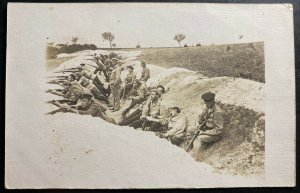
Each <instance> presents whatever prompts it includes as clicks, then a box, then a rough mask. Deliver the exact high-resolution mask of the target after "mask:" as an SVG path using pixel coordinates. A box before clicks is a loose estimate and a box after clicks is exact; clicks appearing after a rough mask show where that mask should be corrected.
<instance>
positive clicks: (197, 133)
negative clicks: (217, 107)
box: [186, 121, 206, 151]
mask: <svg viewBox="0 0 300 193" xmlns="http://www.w3.org/2000/svg"><path fill="white" fill-rule="evenodd" d="M205 125H206V121H203V122H202V123H201V125H199V126H198V128H197V131H196V132H195V134H194V136H193V138H192V140H191V142H190V144H189V146H188V147H187V148H186V151H189V150H190V149H192V148H193V144H194V141H195V139H196V138H197V137H198V135H199V133H200V131H201V129H202V128H203V127H204V126H205Z"/></svg>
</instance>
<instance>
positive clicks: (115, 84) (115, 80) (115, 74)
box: [110, 62, 122, 112]
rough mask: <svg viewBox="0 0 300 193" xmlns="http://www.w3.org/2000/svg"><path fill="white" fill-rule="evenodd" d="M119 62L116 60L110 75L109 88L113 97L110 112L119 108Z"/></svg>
mask: <svg viewBox="0 0 300 193" xmlns="http://www.w3.org/2000/svg"><path fill="white" fill-rule="evenodd" d="M121 83H122V80H121V63H120V62H118V63H117V65H116V66H115V68H114V69H113V71H112V72H111V75H110V88H111V92H112V98H113V108H112V109H111V110H112V112H115V111H118V110H120V108H121V107H120V94H121V93H120V92H121Z"/></svg>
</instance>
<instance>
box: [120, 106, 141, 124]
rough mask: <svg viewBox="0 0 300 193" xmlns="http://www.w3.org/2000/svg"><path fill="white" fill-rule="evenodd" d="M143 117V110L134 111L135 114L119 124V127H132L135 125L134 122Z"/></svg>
mask: <svg viewBox="0 0 300 193" xmlns="http://www.w3.org/2000/svg"><path fill="white" fill-rule="evenodd" d="M141 115H142V112H141V110H139V109H137V110H136V111H134V112H133V113H131V114H130V115H129V116H128V117H127V118H126V119H124V120H123V121H121V122H119V125H122V126H123V125H130V124H131V123H133V122H134V121H137V120H139V119H140V117H141Z"/></svg>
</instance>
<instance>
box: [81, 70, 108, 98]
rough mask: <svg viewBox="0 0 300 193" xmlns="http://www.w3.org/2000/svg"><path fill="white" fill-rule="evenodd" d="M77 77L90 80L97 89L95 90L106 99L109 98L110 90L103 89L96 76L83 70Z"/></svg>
mask: <svg viewBox="0 0 300 193" xmlns="http://www.w3.org/2000/svg"><path fill="white" fill-rule="evenodd" d="M77 75H78V76H80V77H82V76H83V77H85V78H87V79H90V80H92V81H93V82H92V83H93V84H94V85H95V86H96V87H97V89H98V90H99V91H100V92H101V93H102V94H103V95H106V96H107V97H108V96H109V94H110V90H109V89H108V88H107V89H106V88H104V85H103V83H102V82H101V81H100V80H99V78H98V76H97V75H96V74H93V73H91V72H90V71H88V70H85V69H82V70H81V72H79V73H78V74H77Z"/></svg>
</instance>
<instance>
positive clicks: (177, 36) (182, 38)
mask: <svg viewBox="0 0 300 193" xmlns="http://www.w3.org/2000/svg"><path fill="white" fill-rule="evenodd" d="M184 39H185V35H184V34H176V35H175V37H174V38H173V40H176V41H177V42H178V44H179V47H181V41H182V40H184Z"/></svg>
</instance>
